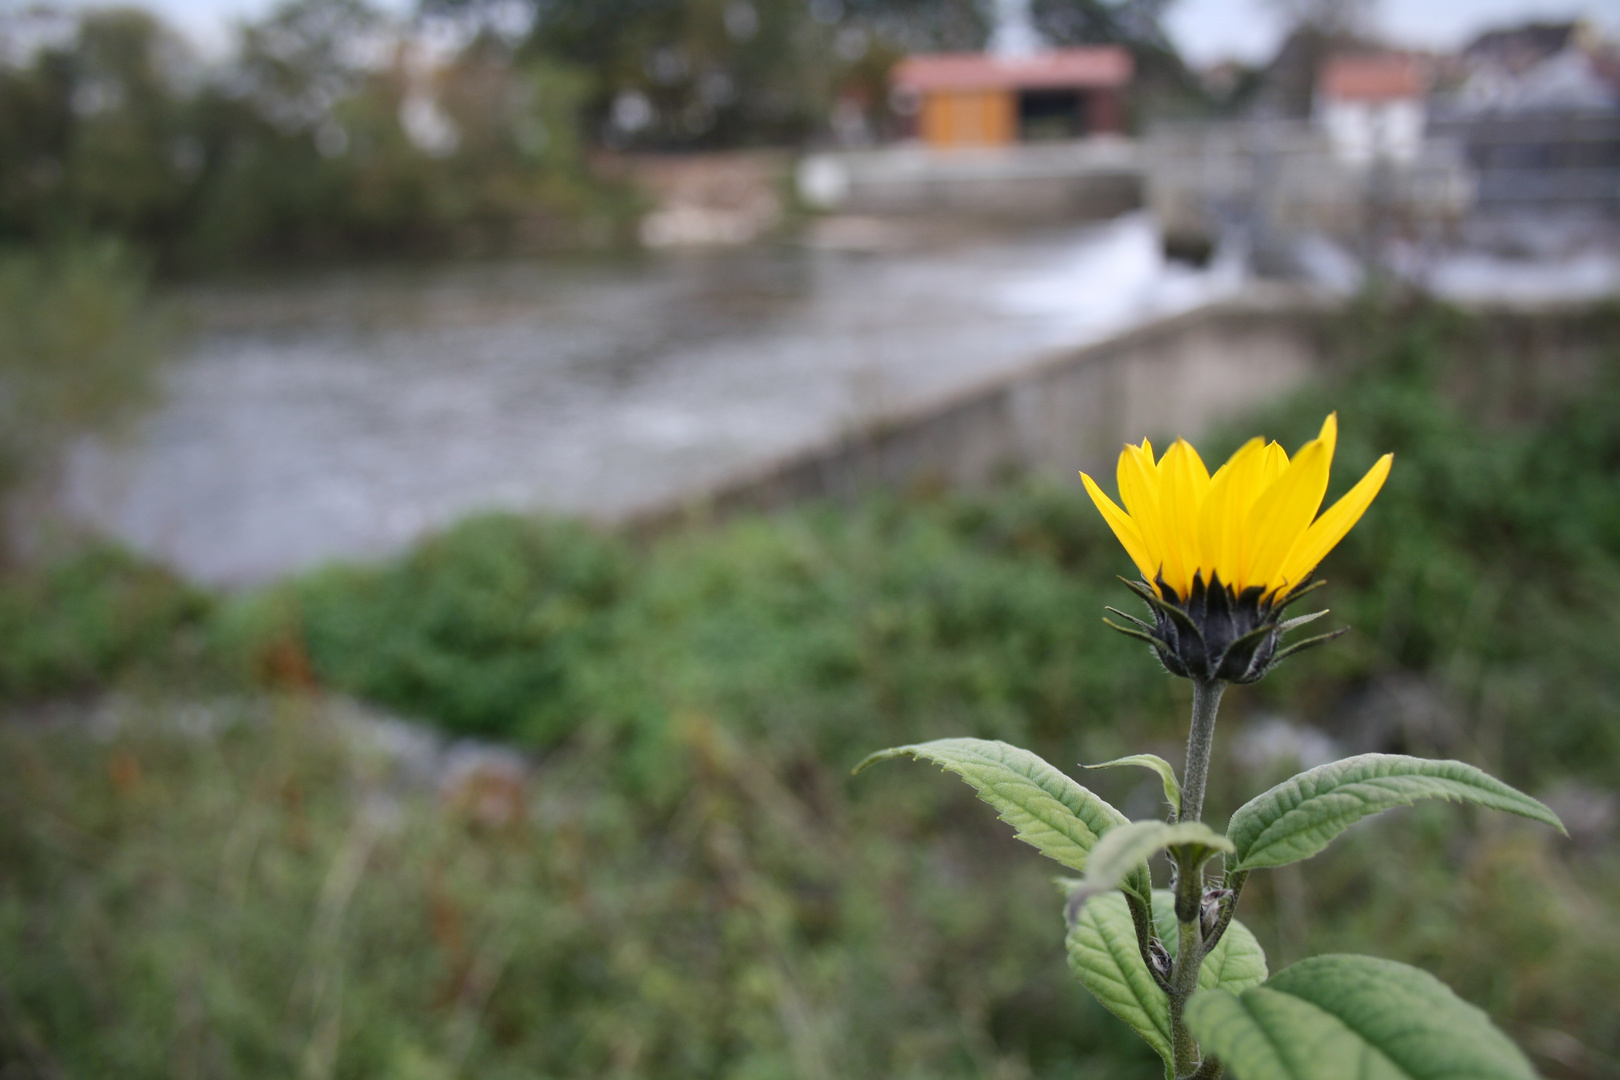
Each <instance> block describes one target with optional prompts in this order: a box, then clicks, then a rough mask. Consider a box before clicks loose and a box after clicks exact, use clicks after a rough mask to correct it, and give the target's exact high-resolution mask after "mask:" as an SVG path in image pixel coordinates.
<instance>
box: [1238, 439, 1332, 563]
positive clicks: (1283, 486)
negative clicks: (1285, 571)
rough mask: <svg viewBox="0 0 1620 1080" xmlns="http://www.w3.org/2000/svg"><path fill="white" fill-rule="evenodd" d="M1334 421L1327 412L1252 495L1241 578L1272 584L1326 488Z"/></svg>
mask: <svg viewBox="0 0 1620 1080" xmlns="http://www.w3.org/2000/svg"><path fill="white" fill-rule="evenodd" d="M1337 436H1338V422H1337V420H1336V419H1335V417H1333V416H1331V415H1330V416H1329V417H1328V418H1327V420H1326V421H1325V422H1324V423H1323V424H1322V433H1321V434H1320V435H1319V436H1317V437H1316V438H1315V439H1312V440H1311V441H1310V442H1308V443H1306V444H1305V445H1304V446H1302V447H1301V448H1300V451H1299V453H1298V454H1295V455H1294V460H1293V461H1291V462H1289V463H1288V468H1287V469H1286V470H1284V472H1283V474H1282V475H1281V476H1279V477H1278V478H1277V479H1276V481H1274V482H1273V483H1272V485H1271V486H1270V487H1268V488H1266V490H1265V491H1264V492H1263V493H1262V494H1261V495H1260V497H1259V498H1258V499H1256V500H1255V503H1254V508H1253V509H1252V510H1250V511H1249V544H1250V551H1249V564H1248V566H1247V568H1246V572H1245V574H1244V580H1245V581H1246V582H1247V583H1248V584H1251V585H1262V584H1263V585H1265V586H1266V587H1267V588H1268V589H1270V588H1275V587H1276V585H1277V584H1278V583H1279V582H1280V580H1281V571H1282V565H1283V560H1284V559H1285V558H1287V556H1288V553H1289V552H1290V551H1292V550H1293V548H1294V544H1295V543H1296V542H1298V540H1299V538H1300V534H1302V533H1303V532H1304V531H1305V529H1306V528H1307V527H1308V526H1309V525H1310V523H1311V519H1312V518H1314V517H1316V511H1317V510H1318V509H1319V508H1320V507H1321V505H1322V496H1323V495H1325V494H1326V493H1327V481H1328V470H1329V468H1331V467H1332V464H1333V447H1334V443H1335V442H1336V441H1337Z"/></svg>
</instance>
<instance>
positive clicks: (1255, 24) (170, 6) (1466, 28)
mask: <svg viewBox="0 0 1620 1080" xmlns="http://www.w3.org/2000/svg"><path fill="white" fill-rule="evenodd" d="M17 2H19V0H0V4H11V3H17ZM67 2H68V3H72V4H75V5H77V6H90V5H91V4H96V6H100V3H105V2H109V0H99V2H98V0H67ZM126 2H127V0H126ZM135 2H136V3H138V4H139V5H140V6H143V7H147V8H150V9H152V10H154V11H156V12H158V13H159V14H160V15H162V16H163V18H164V19H165V20H166V21H167V22H169V23H170V24H172V25H174V26H177V27H179V28H180V29H181V30H182V31H183V32H185V34H186V35H187V36H188V37H190V38H191V39H192V40H193V41H194V42H195V43H196V44H197V45H199V46H200V47H202V48H203V49H204V50H206V51H208V52H211V53H218V52H223V51H225V50H226V49H227V48H228V47H229V45H230V42H231V40H232V32H231V31H232V27H233V26H234V25H235V24H236V23H237V22H240V21H242V20H244V19H252V18H257V17H259V16H261V15H263V14H264V13H265V12H266V11H268V10H270V8H271V7H272V6H274V0H135ZM373 2H374V3H376V4H377V5H378V6H379V7H383V8H386V9H388V10H391V11H396V12H403V11H407V10H409V9H410V8H412V7H413V6H414V2H413V0H373ZM1582 15H1584V16H1587V17H1590V18H1592V19H1594V20H1596V21H1597V22H1598V24H1599V25H1600V26H1602V27H1604V29H1605V30H1606V31H1607V32H1608V33H1609V34H1610V35H1615V36H1620V0H1379V3H1378V7H1377V8H1376V9H1375V18H1376V20H1377V23H1378V26H1379V29H1380V30H1381V31H1382V32H1383V33H1384V35H1385V36H1386V37H1387V38H1388V39H1389V40H1390V41H1391V43H1392V44H1396V45H1404V46H1411V47H1419V48H1429V49H1438V50H1446V49H1455V48H1457V47H1458V46H1460V45H1462V44H1464V43H1466V42H1467V41H1468V40H1469V39H1470V38H1472V37H1473V36H1474V35H1475V34H1478V33H1479V32H1480V31H1482V30H1487V29H1490V28H1492V27H1495V26H1501V25H1511V24H1513V23H1518V22H1524V21H1528V20H1530V19H1545V20H1566V19H1571V18H1575V17H1578V16H1582ZM1165 23H1166V29H1167V30H1168V31H1169V33H1170V36H1171V37H1172V39H1174V41H1175V42H1176V45H1177V47H1178V48H1180V49H1181V51H1182V54H1183V55H1184V56H1185V57H1186V58H1187V60H1188V61H1189V62H1190V63H1192V64H1193V65H1194V66H1195V67H1202V66H1205V65H1208V64H1212V63H1215V62H1216V61H1219V60H1227V59H1232V60H1243V61H1247V62H1250V63H1253V62H1256V61H1261V60H1266V59H1269V58H1270V56H1271V55H1272V53H1273V52H1275V50H1276V48H1277V45H1278V43H1279V41H1280V40H1281V37H1282V31H1283V24H1282V19H1281V18H1280V17H1279V14H1278V8H1277V6H1276V4H1275V3H1274V0H1175V2H1174V3H1172V4H1171V6H1170V10H1169V14H1168V15H1167V16H1166V19H1165Z"/></svg>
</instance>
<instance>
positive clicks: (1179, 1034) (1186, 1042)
mask: <svg viewBox="0 0 1620 1080" xmlns="http://www.w3.org/2000/svg"><path fill="white" fill-rule="evenodd" d="M1193 887H1194V888H1197V883H1196V881H1195V882H1194V885H1193ZM1176 906H1177V907H1178V908H1179V907H1180V906H1181V905H1180V904H1177V905H1176ZM1180 930H1181V935H1180V940H1179V941H1178V942H1177V943H1176V963H1175V967H1174V968H1172V969H1171V972H1170V1045H1171V1049H1172V1050H1173V1051H1174V1052H1175V1067H1176V1075H1177V1076H1191V1075H1192V1074H1193V1072H1194V1071H1196V1070H1197V1068H1198V1042H1197V1040H1196V1039H1194V1038H1193V1036H1192V1032H1191V1031H1189V1030H1187V1024H1186V1022H1185V1021H1184V1020H1183V1019H1182V1014H1183V1013H1184V1012H1186V1009H1187V1001H1188V1000H1189V999H1190V998H1191V997H1192V996H1193V991H1195V990H1197V989H1198V969H1199V968H1200V967H1202V966H1203V963H1204V942H1203V934H1202V933H1201V932H1200V930H1199V927H1198V916H1197V915H1194V916H1193V918H1192V921H1190V922H1184V923H1181V924H1180Z"/></svg>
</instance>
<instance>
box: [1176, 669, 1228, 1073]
mask: <svg viewBox="0 0 1620 1080" xmlns="http://www.w3.org/2000/svg"><path fill="white" fill-rule="evenodd" d="M1225 689H1226V684H1225V683H1224V682H1221V681H1219V680H1211V681H1210V682H1197V681H1195V682H1194V683H1193V715H1192V730H1191V731H1190V732H1189V733H1188V735H1187V768H1186V770H1185V771H1184V772H1183V773H1182V777H1181V812H1180V813H1179V814H1178V815H1177V817H1176V820H1178V821H1197V820H1199V818H1200V817H1201V816H1202V814H1203V812H1204V787H1205V783H1206V781H1207V780H1208V779H1209V753H1210V747H1211V745H1212V744H1213V743H1214V741H1215V714H1216V712H1217V711H1218V710H1219V709H1220V707H1221V693H1222V692H1223V691H1224V690H1225ZM1203 902H1204V875H1203V871H1202V869H1201V868H1199V867H1197V866H1194V865H1192V864H1191V862H1190V861H1189V862H1188V863H1187V864H1186V865H1183V866H1178V867H1177V869H1176V923H1177V924H1178V926H1179V928H1180V934H1179V937H1178V939H1177V942H1176V961H1175V965H1174V966H1173V967H1172V968H1171V970H1170V990H1169V998H1170V1043H1171V1048H1172V1050H1173V1051H1174V1055H1175V1061H1174V1066H1175V1074H1176V1076H1178V1077H1190V1076H1192V1075H1193V1074H1194V1073H1196V1072H1197V1071H1198V1065H1199V1062H1198V1042H1197V1040H1196V1039H1194V1038H1193V1036H1192V1032H1191V1031H1189V1030H1188V1029H1187V1025H1186V1022H1185V1021H1184V1019H1183V1015H1184V1014H1185V1012H1186V1010H1187V1002H1188V1000H1190V999H1191V998H1192V996H1193V994H1194V992H1196V991H1197V989H1198V969H1199V968H1200V967H1202V966H1203V963H1204V941H1203V930H1202V926H1201V922H1200V918H1199V916H1200V913H1201V911H1202V908H1203Z"/></svg>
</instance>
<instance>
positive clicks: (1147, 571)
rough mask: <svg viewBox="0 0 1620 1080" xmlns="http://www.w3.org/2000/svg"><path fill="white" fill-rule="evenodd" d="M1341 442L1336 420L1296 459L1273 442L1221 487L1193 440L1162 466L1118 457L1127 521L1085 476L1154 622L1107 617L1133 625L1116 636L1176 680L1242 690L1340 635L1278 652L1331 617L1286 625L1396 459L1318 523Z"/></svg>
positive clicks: (1248, 454) (1241, 455) (1245, 457)
mask: <svg viewBox="0 0 1620 1080" xmlns="http://www.w3.org/2000/svg"><path fill="white" fill-rule="evenodd" d="M1337 436H1338V420H1337V418H1336V416H1333V415H1330V416H1329V417H1328V418H1327V419H1326V420H1325V421H1324V422H1323V423H1322V431H1321V434H1319V435H1318V436H1317V437H1316V438H1315V439H1312V440H1311V441H1310V442H1308V443H1306V444H1305V445H1304V446H1302V447H1300V449H1299V452H1298V453H1297V454H1295V455H1294V457H1293V459H1292V460H1290V459H1289V457H1288V454H1287V452H1286V451H1284V450H1283V448H1282V447H1281V446H1279V445H1277V443H1275V442H1269V443H1268V442H1266V441H1265V440H1264V439H1259V438H1256V439H1251V440H1249V442H1248V443H1246V444H1245V445H1244V446H1243V448H1242V449H1240V450H1239V451H1238V452H1237V453H1235V454H1233V455H1232V457H1231V460H1229V461H1227V463H1226V464H1225V465H1222V466H1221V467H1220V468H1219V469H1217V470H1216V471H1215V475H1214V476H1211V475H1210V474H1209V470H1208V469H1207V468H1205V467H1204V462H1203V460H1202V459H1200V458H1199V456H1198V451H1196V450H1194V449H1193V448H1192V446H1191V445H1190V444H1189V443H1187V441H1186V440H1184V439H1177V440H1176V442H1175V443H1174V444H1173V445H1171V447H1170V449H1168V450H1166V451H1165V452H1164V456H1163V457H1161V458H1160V459H1158V460H1157V461H1155V460H1154V458H1153V446H1152V444H1150V443H1149V442H1148V441H1147V440H1146V439H1143V440H1142V445H1140V446H1131V445H1126V447H1125V448H1124V450H1122V451H1121V452H1120V455H1119V473H1118V477H1119V493H1120V498H1121V500H1122V501H1123V502H1124V503H1125V509H1123V510H1122V509H1120V508H1119V506H1118V505H1116V504H1115V503H1114V501H1113V500H1112V499H1110V498H1109V497H1108V496H1107V495H1106V494H1104V492H1103V490H1102V489H1101V488H1099V487H1098V486H1097V483H1096V481H1094V480H1092V479H1091V477H1089V476H1087V475H1086V474H1084V473H1081V474H1080V475H1081V479H1083V480H1084V481H1085V485H1086V491H1087V492H1088V493H1089V494H1090V495H1091V499H1092V501H1093V502H1095V503H1096V504H1097V509H1098V510H1100V511H1102V515H1103V518H1104V519H1106V520H1107V522H1108V525H1109V527H1110V528H1112V529H1113V530H1114V535H1115V536H1117V537H1118V538H1119V542H1120V543H1121V544H1123V545H1124V547H1125V552H1126V554H1128V555H1129V556H1130V557H1131V561H1132V562H1134V563H1135V564H1136V567H1137V569H1138V570H1140V571H1141V573H1142V582H1141V583H1136V582H1126V584H1127V585H1130V586H1131V588H1132V589H1134V590H1135V591H1136V592H1137V594H1138V595H1139V596H1141V597H1142V598H1143V599H1144V600H1146V601H1147V602H1148V604H1149V606H1150V608H1151V609H1152V612H1153V622H1151V623H1148V622H1144V621H1143V620H1141V619H1137V618H1135V617H1134V616H1131V615H1126V614H1125V613H1124V612H1122V611H1118V610H1117V609H1114V608H1109V609H1108V610H1109V611H1112V612H1113V613H1114V614H1116V615H1120V616H1121V617H1123V618H1125V619H1128V620H1129V621H1130V622H1131V624H1132V626H1131V627H1121V626H1118V625H1117V624H1114V623H1109V625H1111V626H1114V628H1115V629H1117V630H1121V631H1122V632H1124V633H1127V634H1130V635H1132V636H1133V637H1139V638H1143V639H1145V640H1147V641H1149V642H1151V643H1152V644H1153V647H1154V649H1155V650H1157V651H1158V654H1159V658H1160V660H1162V661H1163V662H1164V665H1165V667H1166V668H1167V669H1169V670H1170V671H1171V672H1172V673H1173V674H1176V675H1183V676H1186V677H1188V678H1192V679H1199V680H1204V681H1214V680H1220V681H1225V682H1240V683H1242V682H1254V681H1255V680H1256V679H1259V678H1260V677H1261V676H1263V675H1264V674H1265V673H1266V672H1267V671H1268V670H1270V668H1271V667H1272V665H1273V664H1275V663H1276V662H1277V661H1278V660H1280V659H1282V658H1283V656H1285V655H1287V654H1288V653H1291V652H1295V651H1297V650H1299V649H1301V648H1305V647H1307V646H1309V645H1314V644H1317V643H1319V642H1321V641H1325V640H1327V639H1328V638H1330V637H1333V636H1336V635H1333V634H1325V635H1322V636H1320V637H1316V638H1311V639H1308V640H1306V641H1301V642H1298V643H1296V644H1294V645H1291V646H1289V647H1287V648H1285V649H1281V650H1279V649H1278V641H1279V637H1280V635H1281V634H1282V633H1284V632H1286V631H1287V630H1290V629H1292V628H1294V627H1295V626H1298V625H1302V624H1303V623H1305V622H1307V621H1309V620H1311V619H1314V618H1317V617H1318V616H1320V615H1322V614H1325V612H1316V613H1315V614H1313V615H1307V616H1303V617H1301V618H1297V619H1289V620H1287V621H1283V620H1282V612H1283V610H1284V609H1285V608H1287V607H1288V605H1289V604H1291V603H1293V602H1294V601H1295V600H1298V599H1299V598H1300V597H1301V596H1303V595H1305V593H1306V592H1309V591H1310V590H1311V589H1313V588H1314V587H1315V585H1313V584H1312V582H1311V574H1312V572H1313V571H1314V570H1315V569H1316V566H1317V564H1318V563H1320V562H1321V561H1322V559H1323V558H1324V557H1325V556H1326V555H1327V553H1328V552H1330V551H1332V550H1333V548H1334V546H1335V545H1336V544H1338V542H1339V541H1340V540H1342V539H1344V536H1345V534H1346V533H1348V532H1349V531H1350V528H1351V526H1353V525H1354V524H1355V523H1356V522H1357V521H1358V520H1360V518H1361V515H1362V514H1363V513H1365V512H1366V510H1367V507H1368V506H1369V505H1370V504H1371V503H1372V501H1373V498H1374V496H1376V495H1377V494H1378V490H1379V488H1381V487H1382V486H1383V484H1384V478H1385V477H1387V476H1388V475H1389V468H1390V464H1391V462H1392V461H1393V460H1394V455H1392V454H1385V455H1384V456H1383V457H1381V458H1379V459H1378V461H1377V463H1376V464H1374V465H1373V467H1372V468H1371V469H1369V470H1368V471H1367V475H1365V476H1363V477H1362V478H1361V480H1360V481H1359V482H1357V484H1356V485H1355V487H1353V488H1351V489H1350V490H1349V491H1348V492H1347V493H1345V495H1344V497H1343V498H1341V499H1340V500H1339V501H1338V502H1336V503H1334V504H1333V505H1332V506H1330V507H1328V509H1327V510H1326V511H1325V512H1324V513H1322V514H1321V515H1320V516H1318V515H1317V510H1318V509H1319V508H1320V507H1321V505H1322V497H1323V495H1325V494H1326V493H1327V484H1328V470H1329V467H1330V466H1331V465H1332V463H1333V447H1334V443H1335V441H1336V439H1337ZM1317 584H1320V583H1317ZM1339 633H1343V631H1339Z"/></svg>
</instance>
